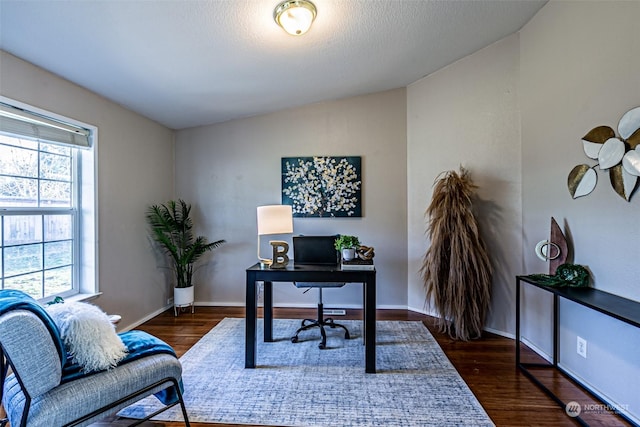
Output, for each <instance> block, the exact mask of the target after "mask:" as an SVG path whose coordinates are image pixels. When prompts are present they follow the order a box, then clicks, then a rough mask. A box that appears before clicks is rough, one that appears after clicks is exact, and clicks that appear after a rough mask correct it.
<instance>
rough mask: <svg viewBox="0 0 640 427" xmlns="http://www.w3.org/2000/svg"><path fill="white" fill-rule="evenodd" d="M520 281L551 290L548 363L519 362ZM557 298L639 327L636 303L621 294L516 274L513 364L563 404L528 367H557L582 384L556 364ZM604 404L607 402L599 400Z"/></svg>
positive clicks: (562, 405)
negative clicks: (546, 283) (551, 358)
mask: <svg viewBox="0 0 640 427" xmlns="http://www.w3.org/2000/svg"><path fill="white" fill-rule="evenodd" d="M522 283H526V284H528V285H532V286H535V287H537V288H539V289H542V290H545V291H547V292H551V293H552V294H553V361H552V363H550V364H549V363H522V362H521V361H520V342H521V336H520V290H521V288H522V285H521V284H522ZM560 298H564V299H567V300H569V301H573V302H575V303H577V304H580V305H582V306H585V307H589V308H591V309H593V310H596V311H599V312H600V313H602V314H605V315H607V316H610V317H613V318H615V319H618V320H620V321H621V322H625V323H628V324H630V325H632V326H635V327H637V328H640V303H639V302H636V301H632V300H629V299H626V298H622V297H620V296H617V295H613V294H610V293H608V292H604V291H601V290H598V289H594V288H573V287H562V288H558V287H553V286H548V285H544V284H542V283H539V282H537V281H536V280H535V278H532V277H530V276H516V367H517V368H519V369H520V370H521V371H522V372H523V373H524V374H525V375H526V376H527V377H528V378H529V379H531V381H533V382H534V383H535V384H537V385H538V387H540V388H541V389H542V390H543V391H544V392H545V393H547V394H548V395H549V396H550V397H551V398H552V399H553V400H554V401H555V402H556V403H558V405H560V406H561V407H562V408H564V407H565V406H566V404H567V402H563V401H562V400H561V399H560V398H559V397H558V396H556V395H555V394H554V393H553V392H552V391H551V390H550V389H549V388H547V387H546V386H545V385H544V384H543V383H542V382H541V381H539V380H538V379H537V378H536V377H535V376H534V375H533V373H532V372H531V371H530V370H529V368H552V369H557V370H558V371H560V372H561V373H562V374H564V375H566V376H567V377H569V378H571V379H572V380H573V381H575V382H576V383H578V384H580V385H582V386H583V384H582V383H581V382H580V381H579V380H578V379H577V378H575V377H574V376H573V375H571V374H570V373H569V372H567V371H566V370H565V369H563V368H562V367H561V366H559V365H558V359H559V354H560V329H559V328H560V326H559V324H558V323H559V322H558V315H559V312H560V304H559V300H560ZM602 402H603V403H605V404H609V403H610V402H606V401H602ZM620 416H622V417H623V418H625V419H626V420H627V421H629V422H630V423H631V424H633V425H635V426H638V424H637V423H635V422H634V421H632V420H630V419H629V418H628V417H626V416H625V415H624V414H620ZM575 419H576V420H577V421H578V422H579V423H580V424H581V425H583V426H587V425H588V424H587V423H586V422H585V421H584V420H583V419H582V418H580V417H579V416H578V417H576V418H575Z"/></svg>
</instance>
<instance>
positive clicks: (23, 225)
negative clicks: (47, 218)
mask: <svg viewBox="0 0 640 427" xmlns="http://www.w3.org/2000/svg"><path fill="white" fill-rule="evenodd" d="M40 242H42V216H40V215H16V216H6V217H5V218H4V245H5V246H11V245H23V244H25V243H40Z"/></svg>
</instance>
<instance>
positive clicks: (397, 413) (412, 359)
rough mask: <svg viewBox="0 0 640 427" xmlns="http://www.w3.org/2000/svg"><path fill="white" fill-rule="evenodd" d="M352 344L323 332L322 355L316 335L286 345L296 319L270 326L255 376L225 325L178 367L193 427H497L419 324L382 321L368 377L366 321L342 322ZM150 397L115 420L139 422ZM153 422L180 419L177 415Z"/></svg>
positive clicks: (236, 325)
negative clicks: (199, 425) (198, 426)
mask: <svg viewBox="0 0 640 427" xmlns="http://www.w3.org/2000/svg"><path fill="white" fill-rule="evenodd" d="M340 323H343V324H344V325H345V326H347V327H348V328H349V331H350V333H351V337H352V339H350V340H344V339H343V334H342V333H340V330H339V329H330V328H327V336H328V339H327V349H325V350H320V349H318V342H319V331H318V330H317V329H312V330H310V331H306V332H304V333H303V334H301V335H300V342H298V343H296V344H292V343H291V341H290V340H289V338H290V336H291V335H292V334H293V333H294V332H295V330H296V329H297V327H298V326H299V324H300V321H299V320H280V319H276V320H274V325H273V337H274V339H275V340H276V341H275V342H272V343H263V342H261V341H262V340H261V338H262V326H263V324H262V319H260V320H259V321H258V337H259V338H258V348H257V351H258V353H257V354H258V356H257V365H258V366H257V368H256V369H245V368H244V327H245V321H244V319H232V318H225V319H224V320H222V321H221V322H220V323H219V324H218V325H217V326H216V327H215V328H213V329H212V330H211V331H209V332H208V333H207V335H205V336H204V337H203V338H202V339H201V340H200V341H199V342H198V343H196V345H194V346H193V347H192V348H191V349H190V350H189V351H188V352H187V353H185V355H184V356H183V357H182V358H181V359H180V360H181V362H182V366H183V382H184V387H185V392H184V398H185V402H186V407H187V412H188V414H189V419H190V420H191V421H192V422H210V423H229V424H259V425H278V426H319V427H320V426H322V427H329V426H340V427H342V426H385V427H388V426H412V427H413V426H439V427H440V426H493V423H492V421H491V419H490V418H489V417H488V416H487V414H486V412H485V411H484V409H483V408H482V406H481V405H480V404H479V403H478V400H477V399H476V398H475V396H474V395H473V394H472V393H471V391H470V390H469V388H468V386H467V385H466V384H465V382H464V381H463V380H462V378H461V377H460V375H459V374H458V372H457V371H456V370H455V368H454V367H453V366H452V365H451V363H450V362H449V360H448V359H447V357H446V355H445V354H444V353H443V352H442V350H441V349H440V347H439V346H438V344H437V342H436V341H435V339H434V338H433V336H432V335H431V334H430V333H429V331H428V329H427V328H426V327H425V326H424V325H423V324H422V323H421V322H405V321H378V322H377V349H376V356H377V358H376V363H377V369H378V372H377V373H376V374H365V372H364V346H363V344H362V322H361V321H355V320H354V321H347V320H345V321H341V322H340ZM158 408H159V405H158V402H157V400H156V399H155V398H154V397H150V398H147V399H144V400H142V401H140V402H139V403H137V404H135V405H133V406H130V407H129V408H126V409H125V410H123V411H122V412H121V415H122V416H127V417H132V418H141V417H142V416H144V415H146V414H150V413H152V412H153V411H154V410H156V409H158ZM157 419H158V420H163V421H180V420H182V416H181V414H180V411H179V408H178V407H174V408H172V409H170V410H169V411H167V412H165V413H163V414H161V415H160V416H159V417H158V418H157Z"/></svg>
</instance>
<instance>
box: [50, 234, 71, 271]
mask: <svg viewBox="0 0 640 427" xmlns="http://www.w3.org/2000/svg"><path fill="white" fill-rule="evenodd" d="M71 243H72V242H71V241H70V240H65V241H63V242H53V243H45V244H44V268H54V267H62V266H65V265H71V264H72V263H73V246H72V244H71Z"/></svg>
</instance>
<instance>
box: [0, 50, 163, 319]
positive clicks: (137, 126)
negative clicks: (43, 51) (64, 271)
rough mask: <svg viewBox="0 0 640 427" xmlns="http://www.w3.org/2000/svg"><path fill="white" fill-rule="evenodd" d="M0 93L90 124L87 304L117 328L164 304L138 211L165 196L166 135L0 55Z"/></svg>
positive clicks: (94, 97)
mask: <svg viewBox="0 0 640 427" xmlns="http://www.w3.org/2000/svg"><path fill="white" fill-rule="evenodd" d="M0 94H2V95H4V96H6V97H8V98H12V99H15V100H17V101H21V102H24V103H26V104H30V105H32V106H35V107H38V108H42V109H45V110H48V111H51V112H53V113H56V114H61V115H63V116H66V117H69V118H72V119H76V120H79V121H82V122H85V123H88V124H91V125H94V126H97V127H98V136H99V141H98V165H97V172H98V177H97V182H98V190H97V191H98V194H97V196H98V218H99V229H98V235H99V238H98V239H99V244H98V256H99V261H98V263H99V283H100V290H101V291H102V292H103V294H102V296H100V297H99V298H98V299H97V300H95V302H96V303H97V304H99V305H100V306H101V307H102V308H103V310H105V311H107V312H110V313H119V314H121V315H122V321H121V323H120V327H122V328H125V327H127V325H129V324H131V323H135V322H139V321H140V320H141V319H143V318H146V317H148V316H150V315H152V314H153V313H155V312H157V311H158V310H160V309H161V308H162V307H164V306H165V304H166V300H167V297H169V296H171V295H172V290H171V289H170V288H169V286H168V284H167V283H166V281H165V279H164V275H163V274H162V271H160V270H158V269H157V267H156V263H155V260H154V257H153V254H152V252H151V250H150V247H149V244H148V242H147V238H146V229H145V220H144V212H145V209H146V206H147V205H148V204H150V203H155V202H157V201H164V200H167V199H170V198H172V197H173V133H172V131H171V130H169V129H167V128H165V127H163V126H161V125H159V124H157V123H155V122H152V121H150V120H148V119H146V118H144V117H142V116H139V115H137V114H134V113H132V112H131V111H129V110H126V109H124V108H122V107H120V106H118V105H116V104H114V103H112V102H110V101H108V100H106V99H104V98H101V97H99V96H97V95H95V94H93V93H91V92H89V91H87V90H85V89H83V88H81V87H79V86H76V85H74V84H72V83H69V82H68V81H66V80H63V79H61V78H59V77H57V76H55V75H53V74H51V73H49V72H47V71H44V70H43V69H41V68H38V67H36V66H34V65H32V64H29V63H27V62H25V61H23V60H21V59H18V58H16V57H15V56H12V55H10V54H8V53H6V52H3V51H0Z"/></svg>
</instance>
